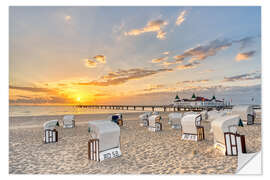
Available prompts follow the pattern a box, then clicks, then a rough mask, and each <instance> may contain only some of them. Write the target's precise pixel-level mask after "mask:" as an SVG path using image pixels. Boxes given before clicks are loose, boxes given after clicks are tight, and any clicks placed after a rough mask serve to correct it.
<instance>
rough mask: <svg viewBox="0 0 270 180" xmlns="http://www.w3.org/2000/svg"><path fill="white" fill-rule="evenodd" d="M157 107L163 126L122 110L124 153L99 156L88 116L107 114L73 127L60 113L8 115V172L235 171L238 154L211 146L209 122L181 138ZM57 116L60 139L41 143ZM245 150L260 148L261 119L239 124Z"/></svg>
mask: <svg viewBox="0 0 270 180" xmlns="http://www.w3.org/2000/svg"><path fill="white" fill-rule="evenodd" d="M168 113H169V112H161V116H162V121H161V122H162V125H163V131H161V132H149V131H148V130H147V128H145V127H141V126H140V125H139V118H138V116H139V115H140V114H142V113H141V112H134V113H123V120H124V125H123V126H122V127H121V139H120V142H121V151H122V156H120V157H118V158H115V159H108V160H104V161H102V162H96V161H90V160H88V157H87V152H88V147H87V142H88V140H89V138H90V136H89V133H88V131H87V130H88V127H87V122H88V121H91V120H102V119H107V117H108V116H109V114H81V115H75V120H76V127H75V128H71V129H63V127H62V125H63V124H62V121H61V120H62V118H63V115H57V116H18V117H10V118H9V173H10V174H234V173H235V172H236V170H237V156H224V155H223V154H221V153H220V152H219V151H217V150H215V149H214V147H213V135H212V134H211V133H210V132H209V131H210V122H206V121H203V123H202V124H203V126H204V127H205V140H203V141H198V142H193V141H183V140H181V133H180V130H175V129H171V127H170V126H169V125H168ZM53 119H58V120H60V122H61V124H60V127H57V130H58V136H59V139H58V142H57V143H51V144H44V143H43V133H44V131H43V123H44V122H45V121H48V120H53ZM238 132H239V133H240V134H244V135H245V138H246V147H247V152H248V153H253V152H258V151H260V150H261V119H260V118H257V119H255V124H254V125H250V126H244V127H238Z"/></svg>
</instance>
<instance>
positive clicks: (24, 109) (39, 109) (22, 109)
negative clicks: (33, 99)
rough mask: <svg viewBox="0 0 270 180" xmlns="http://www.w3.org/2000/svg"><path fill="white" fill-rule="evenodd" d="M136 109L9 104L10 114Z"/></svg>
mask: <svg viewBox="0 0 270 180" xmlns="http://www.w3.org/2000/svg"><path fill="white" fill-rule="evenodd" d="M132 112H141V111H134V110H121V109H117V110H111V109H90V108H77V107H75V106H9V116H10V117H16V116H43V115H64V114H105V113H132Z"/></svg>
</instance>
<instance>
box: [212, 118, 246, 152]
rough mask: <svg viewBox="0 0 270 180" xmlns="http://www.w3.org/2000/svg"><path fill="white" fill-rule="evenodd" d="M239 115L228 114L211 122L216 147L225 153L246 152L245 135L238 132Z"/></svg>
mask: <svg viewBox="0 0 270 180" xmlns="http://www.w3.org/2000/svg"><path fill="white" fill-rule="evenodd" d="M239 121H240V116H239V115H226V116H223V117H219V118H218V119H215V120H214V121H212V122H211V129H212V132H213V135H214V147H215V148H216V149H218V150H219V151H221V152H222V153H223V154H224V155H232V156H237V155H238V154H239V153H245V152H246V145H245V136H244V135H240V134H238V133H237V126H238V125H239Z"/></svg>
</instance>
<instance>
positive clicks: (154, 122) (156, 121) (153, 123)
mask: <svg viewBox="0 0 270 180" xmlns="http://www.w3.org/2000/svg"><path fill="white" fill-rule="evenodd" d="M148 120H149V126H148V130H149V131H152V132H156V131H161V130H162V124H161V122H160V120H161V116H160V115H152V116H150V117H149V118H148Z"/></svg>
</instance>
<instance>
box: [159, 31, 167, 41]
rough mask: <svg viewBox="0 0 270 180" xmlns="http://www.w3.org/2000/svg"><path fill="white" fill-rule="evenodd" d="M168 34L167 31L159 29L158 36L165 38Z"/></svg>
mask: <svg viewBox="0 0 270 180" xmlns="http://www.w3.org/2000/svg"><path fill="white" fill-rule="evenodd" d="M166 34H167V33H166V32H164V31H162V30H160V31H158V33H157V38H158V39H161V40H163V39H165V38H166Z"/></svg>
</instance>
